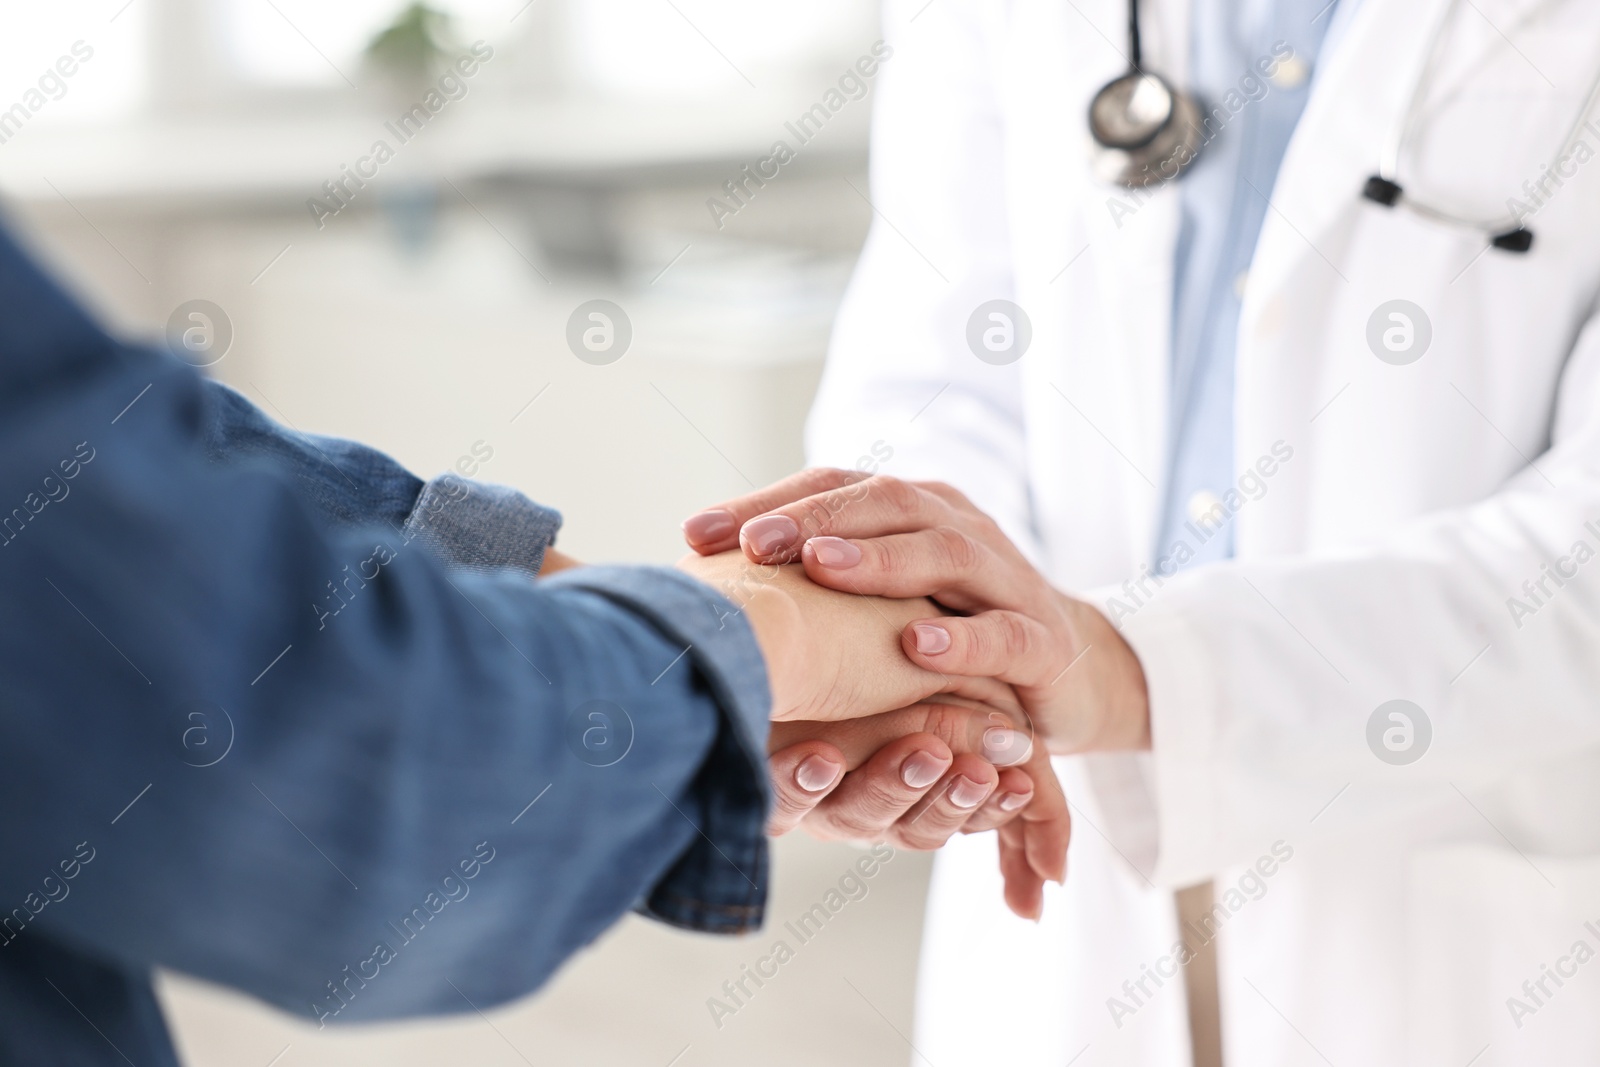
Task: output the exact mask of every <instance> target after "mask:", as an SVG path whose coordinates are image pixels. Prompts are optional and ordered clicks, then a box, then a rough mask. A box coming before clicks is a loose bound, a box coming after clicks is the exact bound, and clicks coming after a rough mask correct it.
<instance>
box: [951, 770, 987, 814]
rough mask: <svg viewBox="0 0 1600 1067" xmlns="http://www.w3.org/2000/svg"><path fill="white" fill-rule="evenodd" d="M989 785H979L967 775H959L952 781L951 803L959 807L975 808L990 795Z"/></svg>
mask: <svg viewBox="0 0 1600 1067" xmlns="http://www.w3.org/2000/svg"><path fill="white" fill-rule="evenodd" d="M989 789H990V787H989V786H986V785H979V784H978V783H977V782H974V781H973V780H972V779H971V778H968V777H967V776H966V775H964V774H962V775H957V776H956V780H955V781H954V782H951V783H950V803H952V804H954V805H955V806H956V807H958V808H975V807H977V806H978V805H979V804H982V803H983V798H984V797H986V796H988V795H989Z"/></svg>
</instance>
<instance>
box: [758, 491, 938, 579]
mask: <svg viewBox="0 0 1600 1067" xmlns="http://www.w3.org/2000/svg"><path fill="white" fill-rule="evenodd" d="M957 521H959V516H958V515H957V513H956V512H955V510H954V509H953V508H951V506H950V505H949V504H948V503H946V502H945V501H944V500H942V499H941V498H939V497H937V496H935V495H934V494H932V493H929V492H927V491H925V490H923V489H919V488H917V487H916V486H915V485H912V484H911V483H910V482H903V481H901V480H900V479H898V478H890V477H887V476H886V475H881V474H880V475H876V476H874V477H871V478H867V479H865V480H863V481H858V482H853V483H851V484H848V485H844V486H841V487H839V488H837V489H829V490H826V491H824V492H820V493H814V494H812V495H811V496H808V497H805V498H804V499H802V500H797V501H794V502H793V503H790V504H785V505H783V506H781V507H778V508H774V509H770V510H768V511H767V512H766V513H764V514H762V515H760V516H758V517H756V518H753V519H751V520H749V521H748V522H746V523H745V524H744V526H743V527H742V528H741V529H740V531H739V544H740V545H741V546H742V547H743V548H744V554H745V555H746V556H747V557H748V558H749V559H750V560H751V562H754V563H791V562H793V561H794V560H796V559H798V558H799V556H800V546H801V545H802V544H804V543H805V542H806V541H807V540H809V539H810V538H813V537H824V536H832V537H882V536H884V535H885V534H897V533H910V532H911V531H913V530H921V529H925V528H927V527H930V526H941V525H949V524H952V523H955V522H957Z"/></svg>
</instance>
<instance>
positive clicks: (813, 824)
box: [805, 734, 954, 841]
mask: <svg viewBox="0 0 1600 1067" xmlns="http://www.w3.org/2000/svg"><path fill="white" fill-rule="evenodd" d="M952 762H954V761H953V757H952V756H951V753H950V748H949V746H947V745H946V744H945V743H944V742H943V741H940V740H939V739H938V738H937V737H933V736H931V735H928V734H912V735H911V736H910V737H902V738H900V739H899V740H896V741H892V742H890V743H889V744H887V745H885V746H883V748H881V749H879V750H878V751H877V753H875V754H874V755H873V756H872V758H871V759H869V760H867V761H866V762H865V763H863V764H862V765H861V766H860V767H858V768H857V769H856V770H854V771H852V772H851V773H850V774H847V775H846V776H845V778H844V781H842V782H840V783H839V784H838V785H837V786H835V787H834V790H833V792H832V793H830V794H829V795H828V797H827V798H826V799H825V800H823V802H822V803H820V804H818V805H817V806H816V808H815V809H814V810H813V811H812V813H811V814H810V815H809V816H808V817H807V818H806V820H805V826H806V829H808V830H810V831H811V832H812V833H813V834H814V835H816V836H817V837H822V838H843V839H845V840H850V841H882V840H884V839H885V838H887V837H888V836H889V831H890V827H892V826H893V825H894V824H895V823H896V822H897V821H898V820H899V819H900V817H901V816H902V815H904V814H905V813H906V812H908V811H910V810H911V808H912V807H913V806H914V805H916V804H917V803H918V802H919V801H920V800H922V798H923V797H924V796H926V795H927V794H928V791H929V790H931V789H932V788H933V786H934V785H935V783H937V782H938V781H939V780H940V779H942V778H943V777H944V776H945V772H946V771H948V770H949V769H950V765H951V763H952Z"/></svg>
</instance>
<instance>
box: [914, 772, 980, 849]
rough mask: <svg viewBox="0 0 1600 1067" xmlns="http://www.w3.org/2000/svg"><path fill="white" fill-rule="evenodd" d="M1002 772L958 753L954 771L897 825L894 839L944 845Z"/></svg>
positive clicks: (917, 844)
mask: <svg viewBox="0 0 1600 1067" xmlns="http://www.w3.org/2000/svg"><path fill="white" fill-rule="evenodd" d="M999 782H1000V772H999V771H996V770H995V769H994V768H993V767H991V766H990V765H989V764H987V763H985V762H984V761H983V760H981V759H979V758H978V757H976V756H957V757H956V758H955V762H954V763H953V764H951V767H950V772H949V773H948V774H946V775H945V776H944V780H943V781H941V782H940V783H939V787H938V788H937V789H934V790H933V791H932V792H930V793H929V794H928V797H927V800H925V801H924V802H923V803H921V804H919V805H917V806H916V808H915V809H913V810H912V811H910V812H908V813H907V814H906V816H905V817H904V818H903V819H901V820H900V821H899V822H897V823H896V824H895V826H894V835H893V837H894V841H895V843H896V844H897V845H900V846H902V847H904V848H912V849H921V850H929V849H935V848H940V847H941V846H943V845H944V843H945V842H946V841H948V840H950V837H951V835H952V834H954V833H956V832H957V831H958V830H960V829H961V828H962V826H964V825H965V824H966V821H967V820H968V819H970V818H971V817H972V816H973V815H974V814H975V813H976V812H977V811H978V809H979V808H980V807H981V806H982V805H983V802H984V801H986V800H988V799H989V797H990V796H991V795H993V793H994V789H995V786H996V785H998V784H999Z"/></svg>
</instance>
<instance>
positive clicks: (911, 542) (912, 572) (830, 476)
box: [684, 469, 1150, 753]
mask: <svg viewBox="0 0 1600 1067" xmlns="http://www.w3.org/2000/svg"><path fill="white" fill-rule="evenodd" d="M684 535H685V537H686V539H687V540H688V542H689V544H690V546H691V547H693V548H694V550H695V551H696V552H705V553H717V552H724V551H727V550H728V549H730V548H732V547H734V546H738V547H740V548H741V549H742V551H743V553H744V555H745V557H746V558H747V559H748V560H749V561H750V562H751V563H752V564H773V563H780V562H789V561H793V560H798V561H800V563H801V564H802V565H803V566H804V568H805V572H806V574H807V575H808V576H810V578H811V580H812V581H813V582H815V583H816V584H818V585H822V586H827V587H828V588H830V589H837V590H839V591H841V592H848V593H857V594H862V595H867V596H875V597H929V598H931V599H932V600H933V601H934V602H935V603H937V604H938V605H939V606H940V607H941V608H943V609H945V610H947V611H949V612H956V613H959V616H952V615H941V614H939V612H937V611H929V612H924V613H922V614H921V615H920V616H919V617H918V618H916V619H907V620H906V621H905V623H904V625H903V626H902V629H901V634H900V639H901V646H902V648H903V649H904V652H905V656H906V659H907V661H908V662H910V663H914V664H916V665H917V666H919V667H922V668H924V669H927V670H931V671H938V672H943V673H944V674H947V675H964V676H971V677H992V678H997V679H1000V680H1001V681H1004V682H1006V683H1008V684H1010V685H1011V686H1012V687H1013V688H1014V690H1015V692H1016V694H1017V696H1018V698H1019V699H1020V700H1021V701H1022V704H1023V706H1024V707H1025V708H1026V709H1027V711H1028V713H1029V714H1030V715H1031V716H1032V717H1033V722H1034V725H1035V727H1036V728H1037V730H1038V733H1039V735H1040V736H1041V737H1042V738H1043V739H1044V740H1045V742H1046V744H1047V745H1048V746H1049V748H1050V749H1051V751H1053V752H1056V753H1071V752H1085V751H1105V750H1113V749H1133V748H1148V747H1149V745H1150V719H1149V703H1148V696H1147V692H1146V687H1145V680H1144V670H1143V668H1142V667H1141V666H1140V664H1139V659H1138V657H1137V656H1136V655H1135V654H1134V652H1133V650H1132V648H1130V647H1129V645H1128V644H1127V642H1126V641H1124V640H1123V639H1122V637H1121V635H1120V634H1119V633H1117V630H1116V628H1115V627H1113V626H1112V625H1111V623H1110V621H1109V620H1108V619H1107V618H1106V617H1105V616H1104V615H1103V614H1102V613H1101V612H1100V611H1099V610H1098V609H1096V608H1095V607H1093V606H1092V605H1090V604H1088V603H1085V602H1084V601H1081V600H1077V599H1074V598H1072V597H1069V596H1067V595H1065V594H1063V593H1060V592H1058V591H1057V590H1056V589H1054V588H1053V587H1052V586H1051V585H1050V583H1049V582H1048V581H1046V580H1045V578H1044V576H1043V575H1041V574H1040V573H1039V572H1038V571H1037V570H1036V569H1035V568H1034V567H1033V565H1032V564H1030V563H1029V562H1028V561H1027V559H1026V558H1025V557H1024V556H1023V555H1022V553H1021V552H1020V551H1019V550H1018V549H1017V547H1016V546H1015V545H1013V544H1012V543H1011V541H1010V540H1009V539H1008V538H1007V537H1006V536H1005V534H1003V533H1002V532H1001V530H1000V527H999V526H998V525H997V524H996V523H995V522H994V520H992V519H990V518H989V517H988V516H987V515H985V514H984V513H983V512H981V511H979V510H978V509H977V508H976V507H975V506H974V505H973V504H972V503H971V501H969V500H967V498H966V497H965V496H963V495H962V494H961V493H960V492H958V491H957V490H955V489H952V488H951V487H949V486H947V485H943V484H940V483H937V482H906V481H901V480H899V479H896V478H889V477H885V476H882V475H878V476H872V477H868V476H865V475H863V474H861V473H859V472H854V471H843V470H829V469H817V470H808V471H802V472H801V473H799V474H796V475H793V476H792V477H789V478H786V479H784V480H783V481H781V482H777V483H775V484H774V485H772V486H769V487H768V488H766V489H763V490H760V491H758V492H755V493H751V494H749V495H747V496H744V497H741V498H739V499H736V500H731V501H728V502H726V503H724V504H721V505H719V506H717V507H716V508H712V509H709V510H707V511H704V512H701V513H700V514H698V515H695V516H692V517H691V518H690V519H689V520H688V521H687V522H685V523H684Z"/></svg>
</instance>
